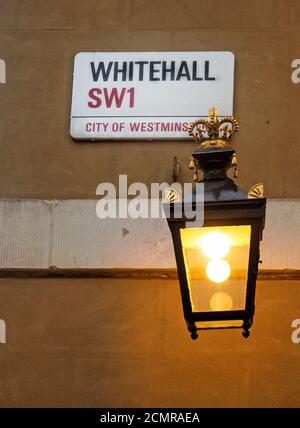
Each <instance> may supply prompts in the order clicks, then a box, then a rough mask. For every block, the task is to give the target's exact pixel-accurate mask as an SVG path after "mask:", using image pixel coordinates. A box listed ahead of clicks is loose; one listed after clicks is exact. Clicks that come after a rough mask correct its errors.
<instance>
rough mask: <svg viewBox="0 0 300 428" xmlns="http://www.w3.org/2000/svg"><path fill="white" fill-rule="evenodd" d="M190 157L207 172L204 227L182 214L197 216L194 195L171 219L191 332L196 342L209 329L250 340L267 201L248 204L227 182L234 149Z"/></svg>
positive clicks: (201, 150) (178, 206)
mask: <svg viewBox="0 0 300 428" xmlns="http://www.w3.org/2000/svg"><path fill="white" fill-rule="evenodd" d="M220 141H221V140H220ZM192 155H193V161H194V163H195V167H196V169H197V170H201V171H202V172H203V178H202V179H201V180H200V181H199V183H203V190H204V220H203V225H202V227H198V226H196V224H195V226H196V227H193V223H192V220H191V219H190V218H186V217H185V214H184V213H185V212H191V210H192V209H193V210H194V211H195V208H196V204H197V202H196V190H195V189H194V190H193V192H192V195H189V197H188V198H183V200H182V202H175V203H172V204H171V206H170V215H168V225H169V227H170V230H171V234H172V239H173V245H174V250H175V256H176V263H177V270H178V277H179V284H180V290H181V298H182V305H183V313H184V318H185V320H186V323H187V328H188V330H189V332H190V334H191V337H192V339H196V338H197V337H198V334H197V331H198V330H201V329H211V328H213V329H214V328H242V329H243V336H244V337H248V336H249V329H250V327H251V325H252V322H253V316H254V310H255V288H256V277H257V269H258V263H259V260H260V256H259V245H260V241H261V239H262V231H263V228H264V219H265V207H266V199H265V198H263V197H261V196H262V195H259V197H254V198H253V197H251V198H249V196H247V194H246V193H245V192H244V191H243V190H242V189H240V188H239V187H238V186H237V185H236V184H235V183H234V181H233V180H232V179H230V178H229V177H228V176H227V170H228V169H229V168H230V167H232V166H234V165H235V163H234V164H233V163H232V159H233V156H235V150H234V149H233V148H232V147H231V146H229V145H227V147H215V146H210V147H205V148H201V146H200V148H199V149H196V150H195V151H194V152H193V154H192ZM254 193H255V192H254ZM187 200H188V201H192V202H187ZM175 212H176V213H177V214H176V215H175ZM178 212H181V213H182V215H181V216H180V217H179V216H178Z"/></svg>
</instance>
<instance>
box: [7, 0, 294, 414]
mask: <svg viewBox="0 0 300 428" xmlns="http://www.w3.org/2000/svg"><path fill="white" fill-rule="evenodd" d="M299 26H300V2H299V1H298V0H239V1H238V2H237V1H236V0H226V1H223V0H210V1H207V0H184V1H183V0H164V1H162V0H97V1H96V0H85V1H78V0H52V1H46V2H45V1H44V2H42V1H40V0H9V1H7V0H0V58H1V59H3V60H4V61H5V63H6V71H7V75H6V81H7V83H6V84H0V198H1V199H3V200H1V203H0V239H1V241H0V266H1V267H48V266H51V265H52V264H57V265H58V266H59V267H149V265H150V267H162V264H164V263H166V264H167V265H171V266H173V263H174V261H173V260H174V259H173V254H171V252H170V251H171V249H170V244H171V242H170V235H169V233H168V230H167V229H166V225H165V223H164V225H162V223H157V225H156V226H154V223H151V222H149V223H148V225H150V226H149V227H148V226H147V227H148V228H147V227H143V226H142V225H141V224H139V223H134V224H132V223H131V222H130V221H129V222H128V223H126V222H124V223H118V226H117V227H115V225H114V224H113V222H107V224H106V225H105V226H103V228H102V224H101V226H100V221H99V220H98V219H97V218H96V216H95V211H94V206H95V204H96V201H91V199H95V198H96V187H97V185H98V184H99V183H101V182H103V181H105V182H112V183H115V184H116V183H118V175H119V174H128V182H129V183H132V182H135V181H139V182H140V181H141V182H144V183H146V184H147V185H149V184H150V183H151V182H163V181H167V182H170V181H171V162H172V158H173V156H174V155H176V156H177V158H178V160H179V162H180V163H181V164H182V167H183V168H182V172H181V175H180V180H181V181H188V182H190V181H191V178H192V175H191V173H190V171H189V170H188V169H187V163H188V159H189V155H190V152H191V150H192V149H193V148H194V147H195V146H194V144H193V143H192V142H176V141H175V142H169V141H165V142H146V141H128V142H117V141H115V142H105V141H104V142H101V143H78V142H74V141H72V139H71V138H70V136H69V116H70V108H71V83H72V71H73V58H74V55H75V54H76V53H77V52H79V51H153V50H157V51H176V50H178V51H184V50H200V51H202V50H218V51H220V50H226V51H227V50H230V51H232V52H233V53H234V54H235V58H236V65H235V67H236V68H235V70H236V71H235V96H234V113H235V115H236V116H237V119H238V120H239V122H240V133H239V134H238V135H237V136H236V138H235V140H234V141H235V142H234V145H235V147H236V148H237V154H238V159H239V167H240V178H239V185H240V186H241V187H244V188H245V189H247V188H249V187H250V186H252V185H253V184H255V183H257V182H260V181H262V182H264V184H265V190H266V195H267V197H269V198H276V199H278V200H271V201H270V204H269V205H268V216H267V223H266V231H265V241H264V243H263V259H264V265H263V267H266V268H267V267H271V268H275V269H281V268H293V269H299V266H300V264H299V254H300V250H299V245H298V243H299V233H300V232H299V231H300V227H299V216H298V211H299V198H300V185H299V161H298V159H299V157H300V137H299V129H298V128H299V126H298V123H299V119H298V116H299V114H298V112H299V108H300V84H298V85H296V84H294V83H292V80H291V73H292V68H291V63H292V61H293V60H294V59H295V58H299V57H300V32H299V28H300V27H299ZM185 166H186V167H185ZM7 198H8V199H9V198H16V199H22V198H24V201H22V202H21V201H15V200H12V201H7ZM289 198H295V199H289ZM38 199H40V200H38ZM52 199H53V200H55V199H57V200H59V201H58V202H55V201H53V202H49V200H50V201H51V200H52ZM64 199H67V200H68V201H65V202H62V201H61V200H64ZM70 199H72V200H73V201H69V200H70ZM76 199H77V201H76ZM85 199H87V201H85V202H86V203H83V201H82V200H85ZM91 208H92V211H89V210H90V209H91ZM91 212H92V214H91ZM123 228H125V229H126V230H123ZM128 230H129V234H128V233H127V232H128ZM120 244H121V247H120ZM120 248H121V250H120ZM128 249H130V251H128ZM163 266H164V265H163ZM164 267H165V266H164ZM299 301H300V287H299V283H297V282H296V281H295V282H294V281H289V282H284V281H283V282H275V281H268V282H260V281H259V283H258V290H257V300H256V317H255V320H254V326H253V328H252V334H251V336H250V338H249V339H248V340H245V339H243V338H242V336H241V332H240V331H226V332H220V331H216V332H210V333H208V332H204V333H202V334H201V335H200V338H199V339H198V341H196V342H193V341H192V340H191V339H190V338H189V335H188V333H187V331H186V328H185V324H184V320H183V317H182V313H181V307H180V296H179V290H178V284H177V281H171V280H162V279H160V280H128V279H119V280H117V279H67V278H65V279H12V278H10V279H9V278H1V279H0V320H4V321H5V323H6V328H7V337H6V342H7V343H5V344H0V407H5V406H8V407H13V406H22V407H26V406H27V407H28V406H29V407H30V406H31V407H33V406H49V407H50V406H52V407H53V406H54V407H56V406H58V407H61V406H86V407H88V406H93V407H96V406H97V407H104V406H107V407H122V406H123V407H126V406H129V407H135V406H138V407H139V406H157V407H167V406H169V407H189V406H194V407H218V406H221V407H222V406H224V407H228V406H233V407H243V406H246V407H248V406H249V407H257V406H266V407H278V406H292V407H299V406H300V365H299V355H300V354H299V352H300V344H298V345H296V344H294V343H292V341H291V333H292V329H291V322H292V320H294V319H296V318H300V307H299Z"/></svg>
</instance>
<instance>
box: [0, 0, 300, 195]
mask: <svg viewBox="0 0 300 428" xmlns="http://www.w3.org/2000/svg"><path fill="white" fill-rule="evenodd" d="M0 10H1V13H0V15H1V16H0V57H1V58H3V59H4V60H5V61H6V65H7V83H6V84H5V85H0V117H1V121H0V197H29V198H30V197H34V198H42V199H52V198H72V199H76V198H91V197H92V198H93V197H95V190H96V186H97V184H98V183H100V182H102V181H110V182H113V183H117V181H118V180H117V177H118V174H121V173H123V174H128V177H129V182H134V181H142V182H145V183H147V184H149V183H150V182H160V181H170V179H171V159H172V156H174V155H176V156H177V157H178V160H179V161H180V162H181V163H182V165H184V166H187V162H188V158H189V154H190V152H191V149H192V148H193V147H194V145H193V143H191V142H168V141H166V142H163V143H162V142H152V143H151V142H150V143H149V142H142V141H131V142H130V141H129V142H113V143H112V142H101V143H96V144H93V143H88V144H85V143H75V142H73V141H72V140H71V138H70V136H69V115H70V105H71V79H72V69H73V57H74V55H75V53H77V52H79V51H147V50H149V51H152V50H162V51H163V50H170V51H173V50H230V51H232V52H234V54H235V56H236V73H235V98H234V105H235V107H234V110H235V114H236V116H237V118H238V119H239V121H240V125H241V126H240V130H241V131H240V134H239V135H238V136H237V137H236V139H235V145H236V147H237V150H238V158H239V162H240V184H241V185H242V186H245V188H246V189H247V188H249V187H250V186H251V185H253V184H255V183H257V182H259V181H263V182H264V183H265V187H266V194H267V196H269V197H279V198H282V197H300V187H299V180H298V163H297V161H296V159H298V158H299V155H300V151H299V150H300V148H299V147H300V145H299V135H298V134H299V132H298V119H297V117H298V110H299V103H300V85H295V84H293V83H292V81H291V73H292V68H291V62H292V60H293V59H294V58H299V56H300V51H299V41H300V40H299V37H300V33H299V22H300V6H299V2H298V1H297V0H289V1H287V0H262V1H261V0H251V1H249V0H242V1H239V2H238V3H237V2H236V1H235V0H227V1H222V0H214V1H211V2H207V1H204V0H200V1H198V0H186V1H180V0H173V1H172V0H165V1H158V0H151V1H150V0H110V1H105V0H99V1H93V0H87V1H84V2H81V1H71V0H54V1H51V2H41V1H38V0H11V1H9V2H8V1H6V0H0ZM181 180H185V181H190V180H191V173H190V172H189V171H188V169H187V168H185V169H184V171H183V172H182V175H181Z"/></svg>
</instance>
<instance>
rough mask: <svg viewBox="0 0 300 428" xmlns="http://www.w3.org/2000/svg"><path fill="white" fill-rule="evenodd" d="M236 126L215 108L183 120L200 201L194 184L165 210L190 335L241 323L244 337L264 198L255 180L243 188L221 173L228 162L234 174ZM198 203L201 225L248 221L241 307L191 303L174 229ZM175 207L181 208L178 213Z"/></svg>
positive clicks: (252, 306)
mask: <svg viewBox="0 0 300 428" xmlns="http://www.w3.org/2000/svg"><path fill="white" fill-rule="evenodd" d="M228 125H229V126H228ZM237 131H238V123H237V121H236V119H234V118H233V117H232V116H230V117H226V118H222V119H221V120H219V118H218V115H217V110H216V109H215V108H212V109H211V110H210V111H209V116H208V119H207V120H206V119H198V120H196V121H195V122H193V123H192V124H191V125H190V126H189V134H190V135H191V136H193V137H194V139H195V140H196V141H197V142H200V148H197V149H196V150H194V151H193V153H192V156H193V157H192V158H191V161H190V169H194V168H195V174H194V181H198V182H199V183H203V189H204V202H197V197H196V196H197V195H196V192H197V188H194V189H193V191H192V194H190V195H189V196H188V197H184V198H183V200H182V202H178V201H176V202H174V201H171V203H170V204H169V205H168V210H165V212H167V216H166V217H167V221H168V225H169V228H170V231H171V234H172V240H173V246H174V251H175V258H176V264H177V271H178V279H179V285H180V292H181V299H182V308H183V314H184V318H185V321H186V323H187V328H188V331H189V332H190V334H191V338H192V339H196V338H197V337H198V333H197V331H198V330H206V329H220V328H221V329H224V328H226V329H227V328H242V329H243V332H242V334H243V336H244V337H245V338H247V337H248V336H249V334H250V333H249V329H250V327H251V326H252V323H253V317H254V312H255V291H256V279H257V271H258V263H259V262H260V251H259V246H260V241H261V240H262V232H263V229H264V224H265V209H266V198H264V197H263V187H262V184H261V183H259V184H258V185H256V186H253V187H252V188H251V189H250V191H249V192H248V194H247V193H245V192H244V191H243V190H242V189H241V188H240V187H238V186H237V185H236V184H235V182H234V181H233V180H232V179H231V178H229V177H228V176H227V170H228V169H229V168H231V167H234V168H235V176H236V175H237V158H236V154H235V150H234V149H233V147H232V146H231V145H230V143H229V140H230V138H231V137H232V135H233V134H234V132H237ZM205 133H206V134H205ZM198 171H202V173H203V177H202V179H201V180H198ZM201 203H204V220H203V224H202V227H222V226H241V225H249V226H250V227H251V234H250V242H249V258H248V270H247V283H246V298H245V305H244V309H239V310H224V311H203V312H201V311H197V312H196V311H193V309H192V302H191V293H190V289H189V284H188V275H187V272H186V267H185V261H184V254H183V245H182V240H181V235H180V230H181V229H185V228H186V222H187V221H188V222H189V227H192V226H191V224H192V222H193V220H191V219H190V218H188V217H190V216H188V217H187V216H186V214H185V213H187V212H192V211H194V212H195V210H197V204H201ZM178 213H181V214H180V216H178ZM194 221H195V219H194ZM195 227H196V226H195ZM197 227H198V226H197ZM229 281H230V280H229ZM236 320H240V321H241V325H240V326H228V325H224V326H218V327H209V326H208V327H204V326H202V327H198V326H197V325H196V323H197V322H209V321H220V322H222V321H236Z"/></svg>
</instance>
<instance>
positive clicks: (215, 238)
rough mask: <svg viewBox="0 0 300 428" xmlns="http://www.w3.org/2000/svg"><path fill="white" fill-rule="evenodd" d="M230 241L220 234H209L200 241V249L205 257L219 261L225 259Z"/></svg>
mask: <svg viewBox="0 0 300 428" xmlns="http://www.w3.org/2000/svg"><path fill="white" fill-rule="evenodd" d="M231 245H232V241H231V239H230V238H229V236H227V235H225V234H224V233H222V232H209V233H207V234H206V235H204V236H203V237H202V239H201V240H200V247H201V249H202V251H203V252H204V254H205V255H206V256H207V257H210V258H213V259H221V258H222V257H225V256H226V254H227V253H228V251H229V250H230V247H231Z"/></svg>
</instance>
